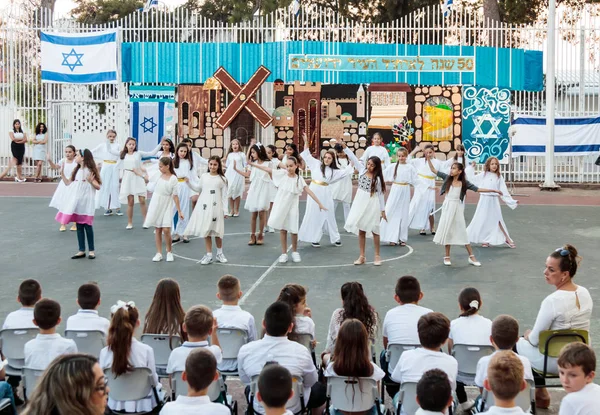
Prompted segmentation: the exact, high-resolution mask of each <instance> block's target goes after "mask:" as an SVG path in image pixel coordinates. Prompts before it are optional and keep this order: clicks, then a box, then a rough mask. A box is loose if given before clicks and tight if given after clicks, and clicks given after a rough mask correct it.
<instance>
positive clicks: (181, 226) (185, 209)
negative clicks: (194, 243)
mask: <svg viewBox="0 0 600 415" xmlns="http://www.w3.org/2000/svg"><path fill="white" fill-rule="evenodd" d="M173 167H174V168H175V175H177V181H178V189H177V194H178V195H179V204H180V206H181V213H182V214H183V218H182V219H181V220H178V221H177V223H176V224H175V223H174V224H173V229H172V233H173V242H179V241H183V243H184V244H187V243H188V242H190V238H188V234H187V233H185V230H186V228H187V226H188V223H189V221H190V212H191V211H192V209H193V208H192V209H190V206H191V202H192V193H193V187H192V186H194V185H197V183H198V176H197V174H196V171H197V170H196V166H195V164H194V160H193V158H192V152H191V151H190V149H189V147H188V146H187V145H186V144H185V143H179V145H178V146H177V149H176V150H175V158H174V159H173ZM176 213H177V212H176V211H175V210H173V212H172V214H173V216H174V215H175V214H176Z"/></svg>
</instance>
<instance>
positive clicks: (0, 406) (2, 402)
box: [0, 398, 11, 412]
mask: <svg viewBox="0 0 600 415" xmlns="http://www.w3.org/2000/svg"><path fill="white" fill-rule="evenodd" d="M10 406H11V403H10V399H8V398H6V399H0V412H2V411H4V410H5V409H8V408H10Z"/></svg>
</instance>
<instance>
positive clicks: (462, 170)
mask: <svg viewBox="0 0 600 415" xmlns="http://www.w3.org/2000/svg"><path fill="white" fill-rule="evenodd" d="M454 166H456V167H458V170H460V173H458V178H457V179H458V180H459V181H460V182H461V183H462V186H461V189H460V192H461V194H465V193H466V191H467V175H466V174H465V166H463V164H462V163H456V162H455V163H452V167H454ZM452 167H451V168H452ZM453 180H454V177H452V176H450V175H448V177H446V181H445V182H444V187H445V188H446V189H450V187H449V186H452V181H453Z"/></svg>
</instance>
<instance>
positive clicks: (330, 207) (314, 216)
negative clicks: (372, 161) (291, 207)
mask: <svg viewBox="0 0 600 415" xmlns="http://www.w3.org/2000/svg"><path fill="white" fill-rule="evenodd" d="M302 158H303V159H304V160H305V162H306V165H307V166H308V169H309V170H310V175H311V181H310V186H309V189H310V190H312V191H313V192H314V194H315V195H317V197H318V198H319V200H320V201H321V203H323V206H325V208H327V210H326V211H321V210H320V209H319V206H317V204H316V203H315V202H314V201H312V200H310V199H309V200H307V201H306V210H305V212H304V219H302V225H301V226H300V231H299V233H298V239H300V240H301V241H303V242H309V243H311V244H312V246H314V247H320V246H321V243H320V241H321V238H322V237H323V231H326V232H327V233H328V234H329V240H330V241H331V243H332V244H334V245H335V246H342V241H341V240H340V233H339V232H338V227H337V222H336V220H335V208H334V204H333V195H332V194H331V190H330V188H329V185H330V184H331V183H335V182H337V181H339V180H343V179H344V178H345V177H346V176H349V175H350V174H352V172H353V171H354V168H353V167H352V166H350V167H347V168H346V169H344V170H341V169H339V168H338V165H337V162H336V157H335V151H333V150H327V151H326V152H325V154H323V158H322V160H317V159H316V158H314V157H313V156H312V154H310V150H309V146H308V137H306V134H304V151H303V152H302Z"/></svg>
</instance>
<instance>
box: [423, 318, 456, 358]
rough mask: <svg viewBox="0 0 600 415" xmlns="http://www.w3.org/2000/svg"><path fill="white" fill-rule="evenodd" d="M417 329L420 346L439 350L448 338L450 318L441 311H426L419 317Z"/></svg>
mask: <svg viewBox="0 0 600 415" xmlns="http://www.w3.org/2000/svg"><path fill="white" fill-rule="evenodd" d="M417 330H418V331H419V341H420V342H421V346H423V347H424V348H426V349H431V350H439V349H440V347H442V345H443V344H444V343H446V340H448V335H449V334H450V320H448V317H446V316H445V315H443V314H442V313H438V312H433V313H427V314H425V315H422V316H421V318H419V322H418V323H417Z"/></svg>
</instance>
